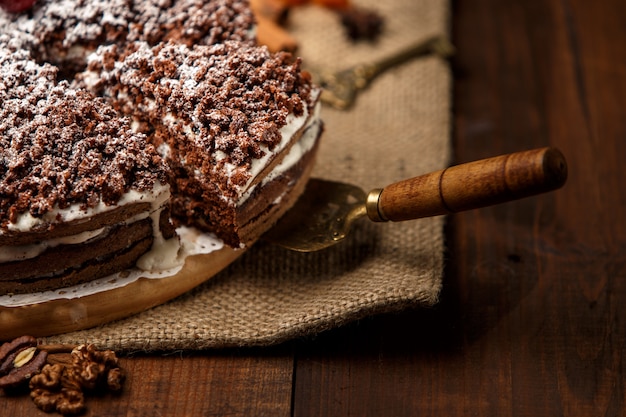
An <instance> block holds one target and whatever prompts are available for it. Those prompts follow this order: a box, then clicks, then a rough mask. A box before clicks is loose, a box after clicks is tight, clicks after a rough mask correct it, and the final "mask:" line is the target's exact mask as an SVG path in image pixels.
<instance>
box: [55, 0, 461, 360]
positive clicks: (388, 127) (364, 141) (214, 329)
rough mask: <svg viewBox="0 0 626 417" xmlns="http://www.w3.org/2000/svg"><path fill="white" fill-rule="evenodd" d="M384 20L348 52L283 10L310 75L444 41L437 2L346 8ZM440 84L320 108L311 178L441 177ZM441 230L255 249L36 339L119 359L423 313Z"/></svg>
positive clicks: (405, 82) (313, 23) (392, 89)
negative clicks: (146, 304) (184, 285)
mask: <svg viewBox="0 0 626 417" xmlns="http://www.w3.org/2000/svg"><path fill="white" fill-rule="evenodd" d="M354 3H355V4H357V5H359V6H362V7H368V8H374V9H376V10H377V11H378V12H379V13H380V14H381V15H382V16H384V18H385V27H384V32H383V36H382V37H381V38H380V39H379V40H378V41H377V42H375V43H370V42H359V43H356V44H355V43H352V42H350V41H348V40H347V38H346V36H345V34H344V32H343V28H342V27H341V24H340V22H339V18H338V16H337V15H336V14H335V13H334V12H331V11H329V10H326V9H322V8H320V7H316V6H307V7H301V8H297V9H294V10H293V13H292V14H291V15H290V18H289V26H288V28H289V30H290V32H291V33H292V34H293V35H294V36H295V37H296V38H297V40H298V42H299V45H300V49H299V55H301V56H302V57H303V59H304V62H305V66H306V67H308V68H311V69H315V68H327V69H342V68H345V67H347V66H350V65H353V64H356V63H361V62H366V61H369V60H372V59H378V58H382V57H384V56H386V55H388V54H391V53H393V52H394V51H398V50H400V49H402V48H404V47H406V46H408V45H410V44H412V43H414V42H417V41H419V40H421V39H425V38H426V37H429V36H431V35H436V34H444V35H445V34H446V33H447V32H448V27H447V22H448V12H449V9H448V7H449V5H448V2H447V0H389V1H385V2H375V1H372V0H360V1H359V0H355V1H354ZM450 90H451V77H450V72H449V68H448V65H447V63H446V62H445V61H443V60H441V59H439V58H437V57H427V58H421V59H416V60H413V61H411V62H409V63H406V64H404V65H402V66H400V67H397V68H394V69H392V70H390V71H388V72H386V73H384V74H383V75H381V76H380V77H379V78H378V79H376V81H375V82H374V83H373V84H372V85H371V86H370V88H368V89H367V90H365V91H364V92H363V93H362V94H361V95H360V96H359V98H358V101H357V103H356V105H355V106H354V107H353V108H352V109H351V110H349V111H340V110H333V109H331V108H328V107H324V109H323V112H322V117H323V119H324V121H325V124H326V131H325V133H324V136H323V142H322V146H321V148H320V153H319V155H318V162H317V165H316V167H315V170H314V175H315V176H317V177H322V178H327V179H333V180H340V181H344V182H351V183H353V184H356V185H359V186H360V187H362V188H364V189H366V190H368V189H371V188H375V187H381V186H384V185H386V184H388V183H391V182H393V181H397V180H400V179H403V178H407V177H410V176H415V175H419V174H422V173H426V172H429V171H434V170H437V169H441V168H443V167H444V166H445V165H446V164H447V162H448V158H449V150H450V143H449V136H450ZM443 222H444V219H443V218H432V219H421V220H416V221H410V222H404V223H385V224H374V223H371V222H368V221H365V220H364V221H362V222H361V223H359V225H358V227H357V228H356V229H355V230H354V233H353V235H351V236H350V238H349V239H348V240H347V241H345V242H343V243H342V244H340V245H338V246H335V247H333V248H331V249H329V250H325V251H322V252H317V253H309V254H302V253H294V252H289V251H287V250H284V249H282V248H279V247H275V246H271V245H269V244H267V243H265V242H259V243H258V244H256V245H255V246H254V247H253V248H251V249H250V250H249V251H248V252H246V253H245V254H244V255H243V256H242V257H241V258H240V259H238V260H237V261H236V262H235V263H233V264H232V265H231V266H229V267H228V268H227V269H226V270H225V271H223V272H222V273H220V274H219V275H217V276H216V277H213V278H212V279H210V280H209V281H208V282H206V283H205V284H203V285H201V286H200V287H198V288H196V289H194V290H192V291H191V292H189V293H187V294H185V295H183V296H181V297H179V298H177V299H175V300H173V301H171V302H169V303H167V304H165V305H162V306H159V307H156V308H153V309H151V310H149V311H146V312H144V313H141V314H138V315H136V316H133V317H130V318H127V319H124V320H120V321H118V322H115V323H110V324H107V325H104V326H100V327H98V328H94V329H89V330H84V331H79V332H74V333H69V334H64V335H60V336H54V337H49V338H47V340H46V342H47V343H82V342H85V341H89V342H90V343H95V344H97V345H99V346H101V347H106V348H111V349H115V350H118V351H135V350H147V351H154V350H174V349H206V348H217V347H228V346H253V345H269V344H275V343H279V342H282V341H285V340H288V339H290V338H294V337H299V336H303V335H311V334H315V333H317V332H320V331H323V330H325V329H329V328H333V327H336V326H340V325H342V324H345V323H347V322H350V321H353V320H356V319H358V318H362V317H365V316H368V315H371V314H376V313H380V312H388V311H395V310H399V309H403V308H407V307H416V306H417V307H419V306H430V305H432V304H434V303H435V302H436V301H437V297H438V295H439V291H440V288H441V279H442V274H443V251H444V240H443Z"/></svg>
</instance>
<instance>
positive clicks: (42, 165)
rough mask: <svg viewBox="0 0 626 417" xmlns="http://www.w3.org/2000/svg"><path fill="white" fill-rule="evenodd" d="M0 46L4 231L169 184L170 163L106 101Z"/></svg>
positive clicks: (0, 194) (0, 174)
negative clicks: (20, 221)
mask: <svg viewBox="0 0 626 417" xmlns="http://www.w3.org/2000/svg"><path fill="white" fill-rule="evenodd" d="M56 75H57V69H56V68H54V67H52V66H50V65H47V64H44V65H38V64H36V63H35V62H33V61H32V60H30V58H29V55H28V52H26V51H21V50H17V51H14V50H11V49H9V48H8V47H6V45H2V44H0V103H2V106H1V107H0V227H2V228H4V227H7V225H8V223H9V222H11V223H15V222H16V221H17V217H18V216H19V215H20V214H22V213H26V212H29V213H30V214H31V215H32V216H34V217H41V216H43V215H44V214H46V213H48V212H50V211H51V210H53V209H54V208H55V207H58V208H62V209H63V208H67V207H69V206H70V205H71V204H76V203H77V204H79V205H80V207H81V209H86V208H89V207H95V206H96V205H97V204H99V203H100V201H102V202H104V203H105V204H106V205H114V204H116V203H117V202H118V201H119V199H120V198H121V197H122V195H123V194H124V193H126V192H128V191H129V190H131V189H135V190H137V191H146V190H149V189H151V188H152V187H153V185H154V184H155V183H156V182H157V181H159V182H162V183H166V182H167V181H168V178H167V171H166V168H165V165H164V163H163V161H162V160H161V159H160V157H159V156H158V155H157V154H156V151H155V150H154V148H153V147H152V146H151V145H149V144H148V143H147V142H146V138H145V137H144V136H143V135H138V134H134V133H133V132H132V131H131V129H130V124H129V121H128V119H125V118H120V117H119V116H118V115H117V114H116V113H115V112H114V111H113V109H111V107H110V106H107V105H106V103H105V102H104V101H103V99H101V98H96V97H94V96H93V95H92V94H90V93H88V92H86V91H77V90H74V89H71V88H70V87H69V85H68V84H67V82H65V81H61V82H59V83H56V81H55V80H56Z"/></svg>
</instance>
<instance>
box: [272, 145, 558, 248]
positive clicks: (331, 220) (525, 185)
mask: <svg viewBox="0 0 626 417" xmlns="http://www.w3.org/2000/svg"><path fill="white" fill-rule="evenodd" d="M566 179H567V163H566V161H565V158H564V157H563V154H562V153H561V152H560V151H559V150H557V149H555V148H540V149H533V150H529V151H522V152H516V153H512V154H507V155H500V156H496V157H493V158H488V159H482V160H478V161H474V162H469V163H465V164H461V165H455V166H451V167H448V168H446V169H443V170H440V171H436V172H432V173H429V174H425V175H421V176H418V177H414V178H410V179H406V180H403V181H399V182H396V183H394V184H390V185H387V186H386V187H384V188H381V189H374V190H372V191H370V192H369V193H366V192H365V191H363V190H362V189H360V188H359V187H356V186H354V185H350V184H344V183H340V182H334V181H327V180H322V179H311V180H309V182H308V184H307V187H306V189H305V191H304V194H303V195H302V196H301V197H300V199H299V200H298V201H297V202H296V204H295V206H294V207H292V208H291V209H290V210H289V211H288V212H287V213H286V214H285V215H284V216H283V217H282V218H281V219H280V220H279V221H278V222H277V224H276V225H275V226H274V227H273V228H272V229H271V230H270V231H269V232H267V233H266V234H265V235H264V238H265V239H266V240H267V241H269V242H272V243H276V244H279V245H281V246H283V247H285V248H287V249H291V250H295V251H300V252H313V251H317V250H321V249H324V248H327V247H329V246H332V245H334V244H336V243H338V242H340V241H341V240H342V239H344V238H345V237H346V236H348V233H349V232H350V228H351V226H352V224H353V223H354V222H355V221H356V220H358V219H360V218H362V217H367V218H369V219H370V220H372V221H375V222H386V221H393V222H398V221H405V220H414V219H419V218H423V217H431V216H438V215H444V214H451V213H456V212H460V211H466V210H471V209H476V208H480V207H486V206H491V205H495V204H499V203H504V202H507V201H512V200H517V199H520V198H524V197H529V196H532V195H536V194H540V193H544V192H548V191H552V190H556V189H558V188H560V187H561V186H562V185H563V184H565V181H566Z"/></svg>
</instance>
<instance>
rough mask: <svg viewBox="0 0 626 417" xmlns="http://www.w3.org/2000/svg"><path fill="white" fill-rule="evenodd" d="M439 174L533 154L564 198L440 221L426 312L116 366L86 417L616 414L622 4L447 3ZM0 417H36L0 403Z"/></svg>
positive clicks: (623, 133) (19, 404) (620, 388)
mask: <svg viewBox="0 0 626 417" xmlns="http://www.w3.org/2000/svg"><path fill="white" fill-rule="evenodd" d="M452 30H453V39H454V42H455V44H456V46H457V47H458V54H457V56H456V57H455V59H454V70H455V87H454V103H455V104H454V137H453V140H454V151H455V154H454V156H455V162H466V161H470V160H474V159H479V158H482V157H487V156H492V155H496V154H501V153H506V152H512V151H517V150H523V149H527V148H533V147H540V146H546V145H551V146H556V147H558V148H560V149H561V150H562V151H563V153H564V154H565V156H566V157H567V159H568V162H569V168H570V176H569V180H568V183H567V185H566V186H565V188H564V189H562V190H560V191H558V192H556V193H552V194H548V195H544V196H540V197H535V198H532V199H528V200H524V201H519V202H514V203H508V204H506V205H503V206H499V207H494V208H488V209H481V210H478V211H474V212H469V213H464V214H458V215H455V216H453V217H450V219H449V222H448V227H447V232H446V233H447V241H448V244H449V253H447V269H446V274H445V280H444V291H443V294H442V297H441V303H440V304H438V305H437V306H436V307H435V308H433V309H430V310H428V311H422V310H420V311H406V312H404V313H402V314H394V315H385V316H379V317H374V318H371V319H367V320H362V321H360V322H358V323H354V324H353V325H349V326H346V327H344V328H341V329H337V330H333V331H329V332H327V333H325V334H322V335H319V336H318V337H316V338H313V339H310V340H296V341H293V342H290V343H287V344H285V345H281V346H278V347H275V348H268V349H253V350H248V349H242V350H227V351H217V352H216V351H211V352H204V353H193V354H192V353H185V352H173V353H169V354H168V355H163V356H161V355H150V356H133V357H127V358H124V359H123V365H124V367H125V368H126V369H127V371H128V375H129V378H128V381H127V384H126V390H125V392H124V393H123V394H122V395H121V396H119V397H102V398H95V399H90V401H89V403H88V405H89V411H88V413H87V415H89V416H91V415H93V416H96V415H97V416H118V415H129V416H150V417H152V416H161V415H164V416H209V415H215V416H223V415H227V416H257V415H265V416H273V417H280V416H324V417H331V416H341V417H345V416H359V417H363V416H394V417H399V416H417V415H419V416H430V415H433V416H457V415H458V416H470V415H471V416H474V415H476V416H478V415H480V416H533V417H535V416H561V415H564V416H578V415H580V416H583V415H584V416H601V415H602V416H616V415H623V414H624V413H626V411H625V410H626V398H625V394H626V380H625V379H624V377H623V374H624V367H625V366H626V360H625V358H624V357H623V355H624V353H625V352H626V192H625V190H626V174H625V173H624V172H625V171H624V169H622V165H623V164H624V159H625V158H626V111H625V110H624V109H626V3H624V1H623V0H604V1H593V2H592V1H589V0H508V1H503V0H473V1H459V2H454V14H453V18H452ZM0 414H1V415H4V416H15V417H18V416H36V415H40V414H41V415H43V413H39V412H38V411H36V409H35V408H34V406H33V405H32V404H31V402H30V400H29V399H28V398H27V397H18V398H15V397H9V398H6V397H3V396H0Z"/></svg>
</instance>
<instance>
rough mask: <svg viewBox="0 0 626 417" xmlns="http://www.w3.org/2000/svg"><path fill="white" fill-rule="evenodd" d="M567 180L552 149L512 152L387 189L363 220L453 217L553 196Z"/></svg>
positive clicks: (558, 154) (561, 159)
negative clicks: (451, 215) (496, 205)
mask: <svg viewBox="0 0 626 417" xmlns="http://www.w3.org/2000/svg"><path fill="white" fill-rule="evenodd" d="M566 179H567V163H566V162H565V158H564V157H563V154H561V152H560V151H558V150H557V149H554V148H541V149H534V150H530V151H524V152H517V153H512V154H509V155H501V156H497V157H494V158H488V159H482V160H479V161H474V162H469V163H466V164H461V165H455V166H451V167H449V168H446V169H444V170H441V171H437V172H433V173H430V174H426V175H422V176H419V177H415V178H411V179H408V180H404V181H400V182H397V183H395V184H391V185H389V186H387V187H385V188H384V189H383V190H382V191H380V195H379V196H378V199H377V205H376V208H375V209H372V208H370V207H371V204H370V203H369V202H368V215H369V217H370V218H371V219H372V220H375V221H386V220H391V221H402V220H411V219H418V218H422V217H429V216H437V215H441V214H449V213H456V212H459V211H464V210H471V209H475V208H480V207H486V206H491V205H494V204H499V203H504V202H507V201H512V200H516V199H519V198H523V197H528V196H531V195H535V194H540V193H544V192H547V191H552V190H555V189H557V188H559V187H561V186H562V185H563V184H565V180H566ZM368 200H371V197H370V198H369V199H368Z"/></svg>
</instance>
